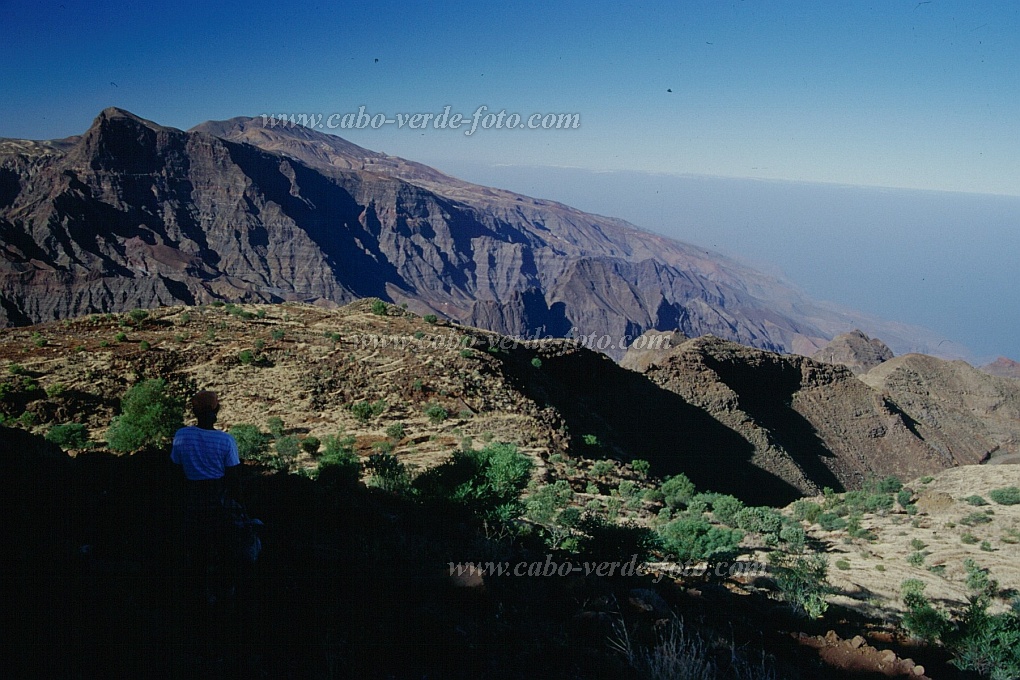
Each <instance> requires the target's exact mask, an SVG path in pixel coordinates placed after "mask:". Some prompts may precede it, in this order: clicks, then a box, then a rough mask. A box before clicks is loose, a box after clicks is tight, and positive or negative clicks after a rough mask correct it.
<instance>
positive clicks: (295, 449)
mask: <svg viewBox="0 0 1020 680" xmlns="http://www.w3.org/2000/svg"><path fill="white" fill-rule="evenodd" d="M300 452H301V444H300V442H298V438H297V437H295V436H294V435H288V436H286V437H280V438H279V439H277V440H276V455H278V456H279V457H280V459H281V460H282V461H284V462H286V463H288V464H289V462H290V461H291V460H293V459H294V458H297V455H298V453H300Z"/></svg>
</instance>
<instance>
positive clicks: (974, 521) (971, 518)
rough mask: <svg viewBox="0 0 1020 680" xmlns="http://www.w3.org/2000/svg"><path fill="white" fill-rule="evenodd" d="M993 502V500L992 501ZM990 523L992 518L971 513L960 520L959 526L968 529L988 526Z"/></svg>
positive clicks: (980, 513)
mask: <svg viewBox="0 0 1020 680" xmlns="http://www.w3.org/2000/svg"><path fill="white" fill-rule="evenodd" d="M989 495H991V494H989ZM993 500H994V499H993ZM991 521H992V518H991V517H989V516H988V515H986V514H985V513H983V512H972V513H970V514H969V515H967V516H966V517H964V518H963V519H961V520H960V524H964V525H966V526H969V527H973V526H977V525H979V524H988V523H989V522H991Z"/></svg>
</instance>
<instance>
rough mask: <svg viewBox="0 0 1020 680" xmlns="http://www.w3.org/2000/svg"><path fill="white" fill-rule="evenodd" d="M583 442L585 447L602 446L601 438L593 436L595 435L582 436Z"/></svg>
mask: <svg viewBox="0 0 1020 680" xmlns="http://www.w3.org/2000/svg"><path fill="white" fill-rule="evenodd" d="M581 441H583V442H584V445H585V446H592V447H598V446H601V444H600V443H599V438H598V437H597V436H596V435H593V434H586V435H584V436H582V437H581Z"/></svg>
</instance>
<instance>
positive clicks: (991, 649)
mask: <svg viewBox="0 0 1020 680" xmlns="http://www.w3.org/2000/svg"><path fill="white" fill-rule="evenodd" d="M948 637H949V644H948V646H949V648H950V650H951V651H952V653H953V655H954V658H953V660H952V662H951V663H952V664H953V665H954V666H956V667H957V668H959V669H961V670H964V671H974V672H976V673H979V674H980V675H981V676H982V677H988V678H991V679H992V680H1015V678H1020V614H1018V612H1017V610H1016V608H1014V609H1013V610H1012V611H1008V612H1005V613H1002V614H989V613H988V599H987V598H983V597H978V598H974V599H973V600H971V604H970V606H969V607H968V609H967V611H966V612H965V614H964V616H963V620H962V621H961V622H960V627H959V630H958V631H956V632H955V633H954V634H953V635H951V636H948Z"/></svg>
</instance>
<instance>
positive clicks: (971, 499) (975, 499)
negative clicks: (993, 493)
mask: <svg viewBox="0 0 1020 680" xmlns="http://www.w3.org/2000/svg"><path fill="white" fill-rule="evenodd" d="M963 500H964V502H965V503H967V504H968V505H973V506H975V507H981V506H982V505H988V501H986V500H985V499H984V498H982V497H981V496H978V495H977V494H975V495H973V496H967V497H966V498H964V499H963Z"/></svg>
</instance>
